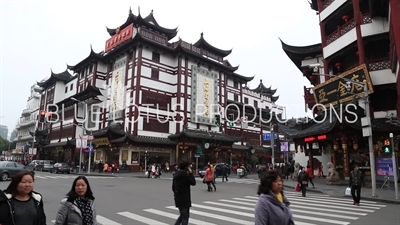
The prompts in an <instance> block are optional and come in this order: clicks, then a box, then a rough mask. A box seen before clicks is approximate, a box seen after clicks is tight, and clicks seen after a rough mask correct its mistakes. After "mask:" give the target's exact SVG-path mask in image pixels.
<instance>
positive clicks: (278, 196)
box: [276, 193, 283, 203]
mask: <svg viewBox="0 0 400 225" xmlns="http://www.w3.org/2000/svg"><path fill="white" fill-rule="evenodd" d="M276 198H278V200H279V201H280V202H281V203H283V195H282V194H281V193H279V194H276Z"/></svg>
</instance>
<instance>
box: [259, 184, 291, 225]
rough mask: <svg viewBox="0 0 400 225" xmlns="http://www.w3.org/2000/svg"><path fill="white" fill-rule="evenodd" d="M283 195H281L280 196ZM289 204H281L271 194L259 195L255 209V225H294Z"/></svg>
mask: <svg viewBox="0 0 400 225" xmlns="http://www.w3.org/2000/svg"><path fill="white" fill-rule="evenodd" d="M282 195H283V194H282ZM289 206H290V203H289V201H288V200H287V199H286V198H285V196H283V203H281V202H280V201H279V200H278V199H277V198H276V196H275V195H274V194H273V193H271V192H270V193H269V194H267V195H266V194H261V195H260V197H259V199H258V201H257V204H256V207H255V214H254V218H255V223H254V224H255V225H294V222H293V216H292V212H291V211H290V209H289Z"/></svg>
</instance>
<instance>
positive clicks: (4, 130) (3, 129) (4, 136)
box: [0, 125, 8, 140]
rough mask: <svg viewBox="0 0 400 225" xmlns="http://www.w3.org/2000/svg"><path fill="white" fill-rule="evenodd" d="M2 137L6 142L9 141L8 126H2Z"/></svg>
mask: <svg viewBox="0 0 400 225" xmlns="http://www.w3.org/2000/svg"><path fill="white" fill-rule="evenodd" d="M0 136H1V137H2V138H4V139H5V140H7V139H8V127H7V126H6V125H0Z"/></svg>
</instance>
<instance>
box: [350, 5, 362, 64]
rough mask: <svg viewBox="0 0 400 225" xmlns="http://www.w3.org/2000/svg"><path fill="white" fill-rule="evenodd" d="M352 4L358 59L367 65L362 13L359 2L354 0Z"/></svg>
mask: <svg viewBox="0 0 400 225" xmlns="http://www.w3.org/2000/svg"><path fill="white" fill-rule="evenodd" d="M352 2H353V11H354V21H355V22H356V34H357V48H358V58H359V63H360V64H363V63H365V51H364V41H363V37H362V34H361V24H362V12H361V11H360V2H359V0H352Z"/></svg>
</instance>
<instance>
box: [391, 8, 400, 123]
mask: <svg viewBox="0 0 400 225" xmlns="http://www.w3.org/2000/svg"><path fill="white" fill-rule="evenodd" d="M389 4H390V23H391V24H392V26H391V29H393V34H394V42H395V46H396V53H397V56H398V57H399V55H400V2H399V1H398V0H390V2H389ZM394 63H397V62H394ZM396 86H397V116H399V115H400V70H399V73H398V74H397V81H396Z"/></svg>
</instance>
